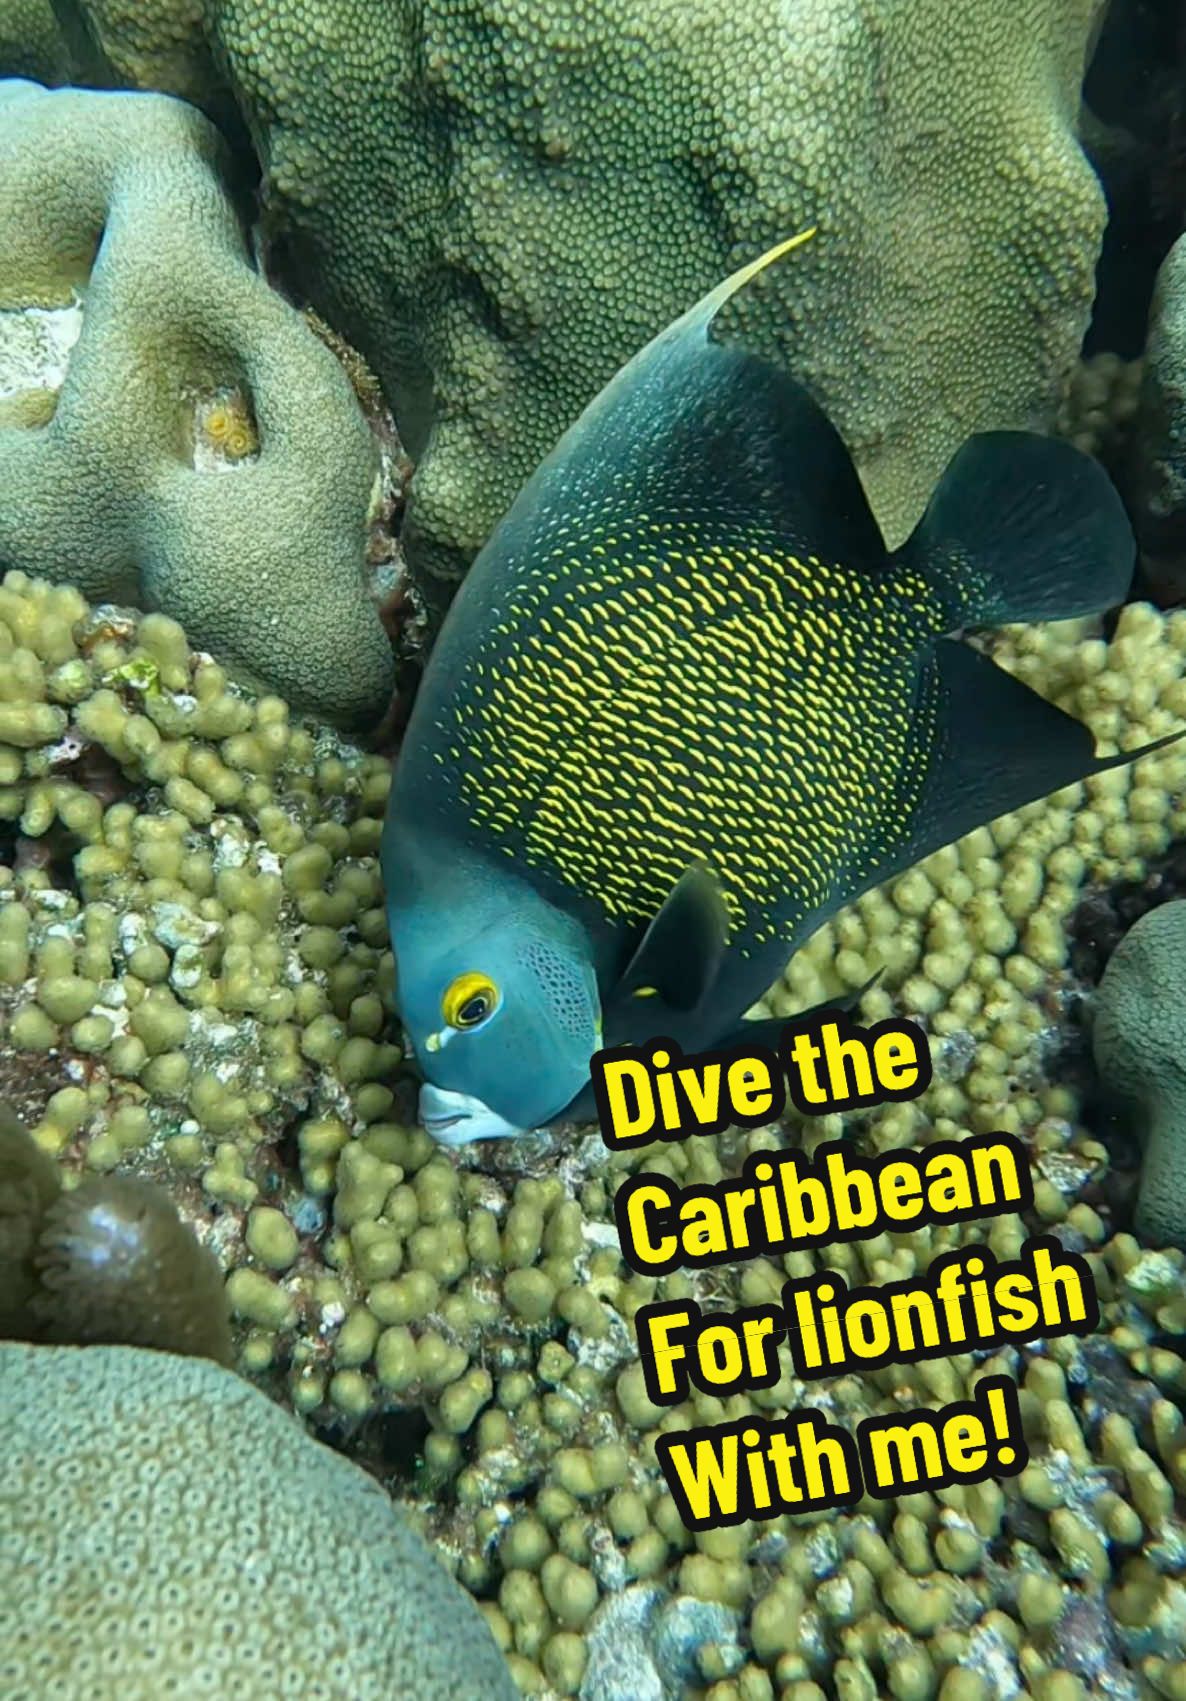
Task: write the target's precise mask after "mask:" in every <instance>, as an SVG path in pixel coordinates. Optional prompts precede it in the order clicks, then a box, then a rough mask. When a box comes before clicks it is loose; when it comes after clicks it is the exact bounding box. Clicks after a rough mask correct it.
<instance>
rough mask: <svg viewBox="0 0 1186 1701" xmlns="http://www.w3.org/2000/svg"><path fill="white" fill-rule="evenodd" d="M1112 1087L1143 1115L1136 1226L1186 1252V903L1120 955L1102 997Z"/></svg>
mask: <svg viewBox="0 0 1186 1701" xmlns="http://www.w3.org/2000/svg"><path fill="white" fill-rule="evenodd" d="M1096 996H1097V1002H1096V1011H1095V1022H1094V1043H1095V1056H1096V1062H1097V1064H1098V1066H1099V1070H1100V1074H1101V1075H1102V1076H1103V1078H1104V1080H1105V1082H1107V1084H1108V1085H1109V1086H1110V1087H1112V1088H1113V1089H1114V1090H1115V1091H1116V1092H1117V1093H1118V1094H1120V1095H1121V1096H1122V1097H1123V1098H1125V1099H1127V1100H1129V1101H1130V1103H1131V1104H1133V1105H1135V1106H1137V1107H1138V1108H1139V1112H1140V1117H1141V1122H1142V1133H1143V1137H1144V1157H1143V1161H1142V1164H1141V1184H1140V1195H1139V1197H1138V1200H1137V1208H1136V1219H1135V1226H1136V1231H1137V1234H1138V1235H1139V1237H1140V1238H1141V1239H1142V1240H1143V1241H1148V1242H1150V1243H1151V1244H1152V1245H1154V1246H1180V1247H1183V1248H1186V901H1183V900H1181V899H1179V900H1178V901H1177V902H1175V903H1170V904H1163V905H1161V906H1160V907H1159V908H1158V909H1155V910H1150V911H1149V913H1148V914H1147V915H1144V916H1142V917H1141V919H1140V920H1139V921H1138V922H1137V923H1136V924H1135V925H1134V926H1133V927H1132V928H1131V929H1130V930H1129V932H1128V933H1127V934H1126V935H1125V936H1124V938H1123V939H1122V940H1121V942H1120V944H1119V945H1118V946H1117V947H1116V950H1115V951H1114V952H1113V954H1112V956H1111V958H1110V960H1109V962H1108V966H1107V968H1106V969H1105V970H1104V976H1103V979H1102V980H1101V982H1100V986H1099V992H1098V993H1097V995H1096Z"/></svg>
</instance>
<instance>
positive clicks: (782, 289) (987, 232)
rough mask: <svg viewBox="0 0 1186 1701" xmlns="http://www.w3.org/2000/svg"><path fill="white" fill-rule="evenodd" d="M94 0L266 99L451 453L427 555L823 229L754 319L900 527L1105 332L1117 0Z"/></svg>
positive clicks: (97, 9)
mask: <svg viewBox="0 0 1186 1701" xmlns="http://www.w3.org/2000/svg"><path fill="white" fill-rule="evenodd" d="M26 3H27V0H22V4H26ZM13 4H14V0H0V18H3V17H4V15H5V13H6V10H7V9H8V8H10V7H11V6H12V5H13ZM71 10H72V11H73V12H75V13H77V14H78V16H79V18H80V19H81V20H84V21H85V23H86V24H87V25H88V26H89V30H88V32H87V41H88V43H89V44H90V45H91V47H92V48H93V50H94V51H95V53H96V55H97V58H98V61H99V63H100V64H101V66H102V70H101V72H100V73H99V74H100V75H102V76H103V77H105V78H108V79H111V80H113V81H115V82H121V81H122V82H127V83H134V84H137V85H139V86H141V87H150V88H160V89H165V90H167V91H169V92H173V93H176V94H180V95H183V96H185V97H187V98H190V99H197V100H200V101H201V102H202V104H203V105H204V106H206V108H207V109H208V110H210V111H216V110H218V109H219V108H220V106H221V105H222V104H223V103H225V102H226V100H227V97H228V94H229V95H231V96H233V99H234V102H235V104H236V106H237V108H238V110H239V112H241V113H242V114H243V116H244V118H245V120H246V124H247V127H248V129H249V130H250V133H251V137H252V141H253V143H254V146H255V149H256V152H257V154H258V157H259V161H260V164H261V167H262V181H261V204H262V218H263V225H264V229H265V232H266V235H267V238H268V241H269V244H270V247H271V251H272V253H273V255H274V259H275V263H276V264H277V266H279V267H281V268H284V267H285V266H286V265H288V266H292V267H293V269H294V272H295V274H296V275H298V276H299V280H300V284H301V287H302V288H303V289H305V290H306V291H307V292H308V293H309V295H310V297H311V299H312V301H313V305H314V306H316V307H317V308H318V310H319V311H320V312H322V313H323V314H324V315H325V317H326V318H327V319H328V320H329V321H330V322H331V323H332V324H333V325H334V326H335V328H336V329H338V330H339V331H341V332H342V333H344V334H345V335H346V336H348V337H349V338H350V340H351V341H352V342H353V343H354V344H355V345H356V346H357V347H358V348H359V349H360V350H361V351H362V353H363V354H364V355H365V356H366V357H367V358H368V360H370V362H371V364H372V365H373V366H374V367H375V370H376V371H377V373H378V375H379V377H380V378H381V380H382V381H383V383H384V386H385V389H386V392H387V395H388V398H389V400H390V401H391V402H392V404H393V406H394V407H395V410H396V415H397V423H398V424H399V428H400V432H401V436H402V437H403V439H404V442H405V444H406V446H407V447H408V449H409V451H410V452H411V453H412V455H413V457H414V458H415V459H416V460H417V462H418V465H417V470H416V476H415V480H414V483H413V487H412V493H411V500H410V506H409V514H408V528H407V532H406V541H407V544H408V550H409V561H410V563H411V564H412V565H413V566H414V567H416V568H418V569H419V570H420V572H421V576H422V579H423V580H424V581H425V582H426V583H427V582H429V581H430V580H431V578H432V576H433V575H439V576H443V577H448V576H454V575H457V574H458V573H460V572H461V571H462V570H463V568H464V566H465V565H466V563H467V562H468V560H469V559H470V558H471V557H472V555H473V553H474V551H475V550H476V549H477V547H478V546H479V545H480V544H481V543H482V542H483V541H484V540H485V538H486V536H487V535H488V534H489V532H490V530H491V529H492V527H493V525H494V523H495V522H496V521H497V519H498V518H499V516H500V515H501V514H502V513H503V512H504V511H505V509H506V508H507V507H508V506H509V504H510V501H511V499H512V498H513V496H514V494H515V492H516V490H517V488H518V487H519V486H520V485H521V484H522V483H523V481H524V479H525V478H526V477H527V475H528V474H529V473H530V472H531V471H532V470H533V469H534V467H535V466H536V464H537V463H538V462H539V460H540V459H541V457H542V456H543V455H544V454H545V453H546V452H547V451H548V450H549V449H550V448H551V447H552V445H553V443H554V442H555V441H556V439H557V438H558V437H559V435H560V433H561V431H562V430H563V429H564V427H565V426H567V425H568V424H569V423H570V422H571V421H572V420H573V419H574V418H575V417H576V415H577V414H578V413H579V412H580V410H581V408H582V407H583V406H584V405H585V403H586V402H588V401H589V400H591V398H592V397H593V396H594V395H595V394H596V393H597V391H598V390H599V389H600V388H601V386H602V385H603V384H604V383H605V382H606V381H607V380H608V379H609V378H610V377H611V376H612V374H613V373H614V372H615V371H616V370H617V368H618V367H619V366H620V365H621V364H622V363H623V361H624V360H625V359H627V358H628V357H629V356H630V355H631V354H633V353H634V352H635V350H636V349H637V348H639V347H640V346H641V345H642V344H643V343H644V342H645V341H646V340H647V339H648V338H649V337H650V336H651V335H653V334H654V333H655V332H657V331H658V330H659V329H660V328H661V327H663V326H664V325H667V324H669V323H670V322H671V321H672V320H673V319H674V318H675V317H676V316H677V315H678V314H679V313H680V312H682V311H683V310H684V309H685V308H687V307H689V306H690V305H691V304H692V303H693V302H694V301H696V300H698V299H699V298H700V297H701V296H702V295H703V294H704V292H705V291H706V290H707V289H709V288H711V287H712V286H713V285H714V284H715V283H717V282H718V281H719V280H720V279H721V278H722V277H725V276H727V275H728V274H729V273H730V272H731V271H733V270H734V269H735V268H736V267H737V266H738V265H740V264H742V263H743V262H745V261H747V260H751V259H753V258H754V257H755V256H756V255H758V254H760V253H762V252H763V251H764V250H765V249H767V248H768V247H770V246H771V245H772V244H773V243H775V242H777V241H778V240H780V239H781V238H785V237H788V236H790V235H792V234H793V233H794V232H795V231H797V230H801V229H803V228H804V227H805V226H808V225H811V224H817V223H818V225H819V227H820V234H819V236H818V238H817V240H816V242H815V244H814V245H813V247H812V248H811V249H810V250H808V251H805V252H804V254H803V255H802V256H801V257H800V258H799V260H797V261H796V263H795V265H794V266H789V267H786V268H784V270H783V272H782V273H781V274H780V275H779V276H773V277H771V278H770V279H769V280H767V281H766V282H765V283H764V285H763V286H762V288H761V289H760V290H755V291H754V292H752V293H751V294H748V295H747V296H746V297H745V299H744V300H743V301H742V302H740V303H738V305H737V306H736V308H735V309H734V310H733V311H732V313H731V314H730V316H729V318H728V320H727V321H723V325H725V324H726V323H727V325H730V326H732V328H733V330H735V331H738V332H743V333H744V334H745V336H746V338H747V341H748V342H750V343H751V344H752V346H753V347H755V348H756V349H758V350H759V351H760V352H764V353H769V354H772V355H775V356H778V357H780V358H784V359H786V360H788V361H789V362H790V363H791V365H792V367H793V369H794V370H795V371H796V373H797V374H798V375H799V376H800V377H801V378H802V379H803V380H804V381H805V382H806V383H807V384H808V385H809V387H811V388H812V389H813V391H814V392H815V393H816V394H817V396H818V397H819V399H820V400H821V401H822V402H823V403H824V405H825V407H826V408H827V410H828V412H829V414H830V415H831V417H832V418H833V419H834V421H835V423H836V424H837V426H838V427H839V429H840V430H841V432H842V433H843V435H844V436H845V438H846V440H847V441H848V443H849V445H850V447H851V448H852V450H853V453H854V455H855V458H856V460H857V463H858V466H859V468H860V470H861V472H862V474H863V476H864V478H865V480H866V482H867V485H868V489H869V492H870V495H871V498H872V501H873V506H874V509H875V511H876V513H877V516H878V518H879V519H880V520H881V522H882V523H883V526H884V527H885V529H886V530H887V532H888V534H889V536H890V541H891V543H892V542H897V541H900V540H901V538H902V537H903V536H904V535H905V534H906V532H907V531H908V530H909V529H910V527H911V525H912V524H913V522H914V520H915V519H916V518H917V517H918V515H919V513H920V512H921V509H922V507H923V505H924V504H925V502H926V500H927V498H928V496H929V494H930V492H931V490H932V488H933V486H934V484H935V481H936V479H937V477H938V475H939V473H940V472H941V471H942V469H943V467H944V465H945V464H946V463H947V461H948V459H949V458H950V456H951V454H952V453H953V452H954V451H955V449H956V448H957V447H958V446H959V444H960V443H961V442H962V441H963V440H964V438H965V437H966V436H967V435H968V434H969V433H971V432H972V431H974V430H977V429H979V428H994V427H1000V426H1006V425H1029V424H1049V423H1050V422H1051V421H1052V419H1053V417H1054V413H1055V410H1056V406H1057V402H1058V395H1059V389H1060V385H1061V384H1062V382H1063V379H1064V378H1065V376H1066V374H1067V372H1068V371H1069V369H1070V367H1071V366H1072V364H1073V362H1074V360H1075V359H1076V357H1077V355H1078V351H1079V345H1080V341H1081V339H1082V335H1083V332H1084V329H1085V327H1086V324H1087V320H1088V315H1089V311H1090V306H1091V300H1092V293H1093V268H1094V265H1095V261H1096V257H1097V254H1098V251H1099V247H1100V242H1101V236H1102V231H1103V225H1104V200H1103V195H1102V192H1101V190H1100V188H1099V185H1098V183H1097V181H1096V178H1095V176H1094V175H1093V173H1092V170H1091V168H1090V167H1089V165H1088V163H1087V161H1086V159H1085V157H1084V156H1083V153H1082V152H1081V149H1080V147H1079V143H1078V140H1077V134H1076V126H1077V117H1078V108H1079V90H1080V85H1081V82H1082V76H1083V70H1084V64H1085V59H1086V56H1087V53H1088V50H1089V47H1090V43H1091V38H1092V31H1093V27H1094V25H1095V23H1096V21H1097V18H1098V14H1099V11H1100V7H1099V5H1098V0H1016V3H1015V4H1012V5H1009V6H992V5H987V4H984V5H971V6H958V7H952V6H951V5H950V4H949V3H948V0H878V3H877V4H875V5H873V6H872V7H871V6H869V5H868V4H866V3H865V0H824V3H821V0H791V3H789V4H787V3H786V0H751V3H749V4H747V5H746V6H745V7H744V8H743V9H741V10H738V9H736V8H734V7H729V6H722V5H720V4H718V3H717V0H694V3H693V4H688V3H686V0H645V3H643V4H638V5H635V6H633V7H632V8H631V9H630V16H629V24H628V27H624V24H623V13H622V9H621V6H620V5H619V4H617V0H509V3H506V4H502V3H500V4H497V5H495V4H493V3H489V0H478V3H477V4H474V5H468V6H465V7H460V8H459V7H457V6H456V5H453V4H450V3H449V0H423V3H416V4H413V3H412V0H382V3H377V0H280V3H278V4H275V5H271V6H268V7H260V6H259V5H256V4H252V3H250V0H206V3H205V4H202V5H197V6H195V5H182V4H180V3H178V0H171V3H166V4H160V5H157V6H154V7H153V8H151V9H150V10H149V11H148V14H147V16H146V15H145V8H144V7H143V5H142V4H141V3H140V0H102V3H98V0H81V3H80V4H79V5H78V6H77V7H74V8H72V9H71ZM71 45H73V44H71ZM331 64H332V70H327V67H328V66H330V65H331ZM214 66H217V67H218V68H219V69H218V71H217V72H215V71H214V69H213V67H214ZM969 255H975V256H976V262H975V264H970V263H969Z"/></svg>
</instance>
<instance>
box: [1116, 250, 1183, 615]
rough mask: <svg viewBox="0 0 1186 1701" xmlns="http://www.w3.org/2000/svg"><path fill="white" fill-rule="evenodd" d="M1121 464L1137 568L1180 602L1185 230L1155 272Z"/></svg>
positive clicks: (1181, 591) (1181, 582) (1181, 588)
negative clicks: (1132, 426)
mask: <svg viewBox="0 0 1186 1701" xmlns="http://www.w3.org/2000/svg"><path fill="white" fill-rule="evenodd" d="M1125 470H1126V473H1127V480H1128V495H1129V500H1130V503H1131V506H1132V509H1133V513H1134V519H1135V523H1136V530H1137V538H1138V541H1139V542H1140V545H1141V551H1142V556H1143V564H1144V568H1145V572H1146V574H1147V575H1148V577H1149V579H1150V581H1151V582H1152V583H1153V584H1155V585H1156V586H1157V588H1158V590H1159V591H1160V592H1161V593H1162V594H1163V595H1164V597H1165V599H1166V600H1167V601H1173V602H1180V601H1181V600H1182V596H1183V593H1184V591H1186V236H1181V237H1179V239H1178V241H1177V242H1176V243H1175V244H1174V246H1173V247H1172V248H1171V249H1170V251H1169V253H1168V255H1167V256H1166V258H1165V260H1164V262H1163V263H1162V266H1161V270H1160V271H1159V272H1158V274H1157V285H1156V288H1155V290H1154V293H1153V303H1152V306H1151V309H1150V315H1149V341H1148V344H1147V347H1146V350H1145V361H1144V367H1143V373H1142V380H1141V391H1140V398H1139V410H1138V413H1137V419H1136V430H1135V432H1134V437H1133V442H1132V446H1131V451H1130V455H1129V459H1128V465H1127V467H1126V469H1125Z"/></svg>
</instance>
